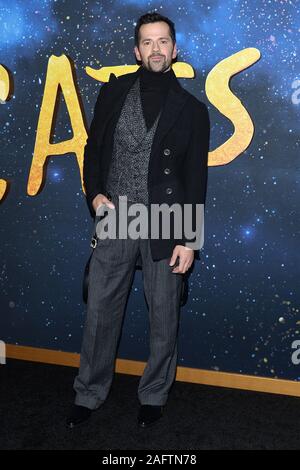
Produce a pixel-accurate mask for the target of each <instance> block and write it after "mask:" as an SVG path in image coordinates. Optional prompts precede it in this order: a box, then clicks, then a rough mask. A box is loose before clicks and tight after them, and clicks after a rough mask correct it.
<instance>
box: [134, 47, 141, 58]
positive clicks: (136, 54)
mask: <svg viewBox="0 0 300 470" xmlns="http://www.w3.org/2000/svg"><path fill="white" fill-rule="evenodd" d="M134 53H135V57H136V59H137V60H142V59H141V56H140V53H139V50H138V48H137V46H134Z"/></svg>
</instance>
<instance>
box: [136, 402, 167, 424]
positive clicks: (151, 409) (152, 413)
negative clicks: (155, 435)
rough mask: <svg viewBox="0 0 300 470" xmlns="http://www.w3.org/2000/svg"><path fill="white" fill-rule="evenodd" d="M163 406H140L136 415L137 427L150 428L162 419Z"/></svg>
mask: <svg viewBox="0 0 300 470" xmlns="http://www.w3.org/2000/svg"><path fill="white" fill-rule="evenodd" d="M162 414H163V406H161V405H159V406H158V405H141V407H140V410H139V414H138V425H139V426H140V427H142V428H145V427H147V426H150V425H151V424H153V423H155V422H156V421H157V420H158V419H159V418H161V417H162Z"/></svg>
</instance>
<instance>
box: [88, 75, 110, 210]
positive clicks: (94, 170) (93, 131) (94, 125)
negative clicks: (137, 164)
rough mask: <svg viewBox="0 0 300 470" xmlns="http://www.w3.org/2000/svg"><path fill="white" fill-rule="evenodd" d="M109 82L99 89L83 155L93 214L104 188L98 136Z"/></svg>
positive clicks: (89, 200) (90, 208) (90, 207)
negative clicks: (102, 107) (94, 202)
mask: <svg viewBox="0 0 300 470" xmlns="http://www.w3.org/2000/svg"><path fill="white" fill-rule="evenodd" d="M107 86H108V83H104V84H103V85H102V86H101V88H100V91H99V94H98V97H97V101H96V104H95V107H94V115H93V118H92V121H91V125H90V128H89V132H88V138H87V141H86V144H85V147H84V157H83V184H84V188H85V193H86V199H87V204H88V206H89V210H90V212H91V215H94V214H95V211H94V208H93V205H92V201H93V199H94V198H95V196H97V194H99V193H102V191H103V188H101V186H100V178H99V171H100V158H101V152H100V146H101V145H100V144H101V143H100V142H99V139H98V138H97V135H99V133H100V132H99V126H101V122H99V114H100V112H99V111H100V108H101V106H102V99H103V95H104V94H105V91H106V88H107Z"/></svg>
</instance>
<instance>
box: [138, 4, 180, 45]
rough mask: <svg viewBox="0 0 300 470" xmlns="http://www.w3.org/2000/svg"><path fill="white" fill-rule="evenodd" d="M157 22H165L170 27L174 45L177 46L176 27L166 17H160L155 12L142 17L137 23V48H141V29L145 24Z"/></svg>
mask: <svg viewBox="0 0 300 470" xmlns="http://www.w3.org/2000/svg"><path fill="white" fill-rule="evenodd" d="M157 21H164V22H165V23H167V24H168V25H169V30H170V36H171V38H172V41H173V45H174V44H175V42H176V32H175V25H174V23H173V21H171V20H170V19H169V18H167V17H166V16H163V15H160V14H159V13H156V12H155V11H154V12H150V13H146V14H145V15H142V16H141V17H140V18H139V19H138V21H137V24H136V26H135V29H134V43H135V45H136V46H137V47H138V46H139V41H140V37H139V33H140V27H141V26H142V25H143V24H149V23H156V22H157Z"/></svg>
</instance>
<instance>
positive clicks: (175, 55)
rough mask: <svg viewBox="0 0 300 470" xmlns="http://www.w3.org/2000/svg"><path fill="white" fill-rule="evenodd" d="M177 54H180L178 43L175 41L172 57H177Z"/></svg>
mask: <svg viewBox="0 0 300 470" xmlns="http://www.w3.org/2000/svg"><path fill="white" fill-rule="evenodd" d="M177 54H178V50H177V44H176V42H175V44H174V49H173V53H172V59H175V58H176V57H177Z"/></svg>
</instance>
